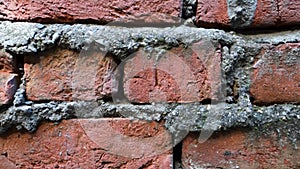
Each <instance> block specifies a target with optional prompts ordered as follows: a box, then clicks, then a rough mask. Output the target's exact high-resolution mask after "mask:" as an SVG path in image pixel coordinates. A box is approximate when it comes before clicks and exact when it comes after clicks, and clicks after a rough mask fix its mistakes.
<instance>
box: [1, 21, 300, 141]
mask: <svg viewBox="0 0 300 169" xmlns="http://www.w3.org/2000/svg"><path fill="white" fill-rule="evenodd" d="M23 24H24V25H27V26H25V28H28V29H30V30H26V29H25V30H23V29H24V28H23V27H22V28H18V26H20V25H23ZM2 26H6V27H9V29H8V30H11V32H13V33H12V34H11V35H10V36H12V37H10V36H8V35H7V32H6V30H5V29H0V35H4V36H3V39H2V40H1V39H0V44H1V45H2V46H3V48H4V49H5V50H8V51H10V52H12V53H15V54H28V53H34V52H38V51H43V50H46V49H47V48H50V47H55V46H59V47H65V48H70V49H76V50H78V51H80V50H81V49H82V47H84V44H86V43H91V42H93V43H97V44H98V45H99V46H100V47H101V48H102V49H103V50H104V51H107V52H109V53H112V54H114V56H115V57H116V58H117V59H118V60H120V61H122V60H124V59H126V58H127V56H128V55H129V54H130V53H132V52H134V51H136V50H138V49H139V48H141V47H143V48H144V49H145V50H149V51H151V50H168V49H170V48H173V47H178V46H180V45H183V46H186V47H188V46H189V45H191V44H192V43H195V42H197V41H200V40H203V39H204V40H205V39H207V40H209V41H211V42H219V43H220V44H221V49H222V54H223V58H222V63H221V64H222V65H221V66H222V69H223V71H224V74H225V76H226V82H227V85H226V89H227V97H232V96H233V94H232V93H233V91H232V90H233V84H234V83H237V84H238V88H237V92H238V96H239V97H238V98H237V99H236V100H234V102H231V101H228V100H232V99H235V98H229V99H228V100H227V102H229V103H232V104H228V103H218V104H216V103H215V104H211V105H202V104H200V103H193V104H177V103H173V104H153V105H131V104H114V103H110V102H104V101H99V102H48V103H33V102H30V101H27V100H26V99H25V83H24V79H23V80H22V81H23V83H22V84H21V86H20V88H19V89H18V91H17V93H16V95H15V100H14V106H12V107H10V108H9V109H8V110H6V111H5V112H4V113H2V114H0V116H1V118H0V119H1V120H0V126H1V127H0V128H1V132H2V133H3V132H5V131H6V130H7V129H8V128H10V127H17V128H18V129H21V128H25V129H26V130H28V131H31V132H33V131H35V130H36V128H37V126H38V124H39V122H41V121H43V120H49V121H60V120H63V119H68V118H89V117H118V116H122V117H129V118H132V119H141V120H149V121H152V120H156V121H160V120H162V119H164V120H165V126H166V127H167V129H169V131H170V132H172V133H173V134H174V135H176V133H179V134H180V132H182V131H200V130H203V127H205V129H211V130H222V129H228V128H232V127H250V128H259V129H260V128H264V127H266V128H268V127H267V126H270V124H271V125H273V124H279V123H278V121H279V120H280V119H283V121H284V122H287V124H297V123H299V119H300V115H299V113H300V106H299V105H293V104H284V105H272V106H267V107H258V106H254V105H252V103H251V102H250V96H249V87H250V72H251V65H252V64H253V62H254V57H255V56H256V55H257V54H258V53H259V52H260V50H261V47H262V44H261V43H263V44H265V43H267V42H268V43H269V44H280V43H282V42H298V41H299V37H300V36H298V37H294V35H298V34H299V31H291V32H288V33H287V32H283V33H282V34H280V33H279V34H278V33H277V34H272V35H268V34H265V35H254V36H249V35H237V34H235V33H234V32H230V33H226V32H224V31H221V30H216V29H202V28H191V27H186V26H181V27H177V28H159V29H157V28H121V27H114V28H112V27H109V26H97V25H80V24H76V25H58V24H57V25H56V24H53V25H41V24H34V23H18V24H16V23H11V22H7V21H6V22H1V23H0V28H1V27H2ZM22 31H23V33H22ZM20 32H21V33H20ZM24 32H25V33H24ZM18 36H20V37H18ZM257 37H260V38H257ZM276 37H277V38H276ZM16 38H17V39H19V40H16ZM25 42H26V43H25ZM27 45H30V46H31V47H27ZM286 109H287V110H289V111H286ZM187 110H190V111H188V112H187ZM215 110H219V111H218V112H217V113H216V112H214V111H215ZM141 112H143V113H141ZM208 117H210V119H211V118H212V117H214V119H213V120H211V121H208V120H207V118H208ZM282 125H283V124H281V123H280V125H279V126H278V128H279V127H280V126H282ZM286 126H289V128H288V129H287V128H285V129H284V131H285V130H287V132H285V133H286V134H287V135H288V136H289V138H291V139H290V140H292V141H293V142H295V140H299V133H297V131H300V130H299V125H291V126H290V125H286ZM268 129H269V128H268ZM262 131H266V132H267V131H268V130H262ZM270 131H271V130H270ZM280 132H282V131H280Z"/></svg>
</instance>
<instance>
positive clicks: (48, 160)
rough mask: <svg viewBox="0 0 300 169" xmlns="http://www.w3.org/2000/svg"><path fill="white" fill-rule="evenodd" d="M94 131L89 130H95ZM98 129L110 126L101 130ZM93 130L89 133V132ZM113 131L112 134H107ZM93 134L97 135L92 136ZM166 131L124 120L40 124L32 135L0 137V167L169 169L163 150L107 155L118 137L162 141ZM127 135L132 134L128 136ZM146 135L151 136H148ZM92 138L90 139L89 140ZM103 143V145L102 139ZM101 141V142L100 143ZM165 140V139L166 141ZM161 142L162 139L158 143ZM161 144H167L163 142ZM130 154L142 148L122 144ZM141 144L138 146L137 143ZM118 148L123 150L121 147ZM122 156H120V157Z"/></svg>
mask: <svg viewBox="0 0 300 169" xmlns="http://www.w3.org/2000/svg"><path fill="white" fill-rule="evenodd" d="M95 126H97V127H98V128H90V127H95ZM101 126H105V127H107V126H110V129H109V128H103V127H101ZM91 130H93V131H91ZM112 130H115V134H118V135H113V134H112V133H110V132H108V131H112ZM94 131H97V132H98V133H97V135H92V133H93V132H94ZM165 132H166V130H165V129H164V128H163V127H162V126H161V125H160V124H159V123H155V122H152V123H147V122H135V123H132V122H130V121H129V120H127V119H98V120H95V119H94V120H93V119H91V120H88V119H75V120H65V121H62V122H61V123H60V124H59V125H57V124H53V123H43V124H42V125H41V126H40V127H39V129H38V130H37V131H36V132H35V133H33V134H29V133H20V132H14V133H11V134H9V135H7V136H5V137H0V150H1V155H0V166H5V167H10V168H14V167H13V166H15V167H17V168H86V169H90V168H141V167H144V168H145V167H147V168H153V169H167V168H171V166H172V152H171V150H169V149H168V150H166V151H164V152H157V153H156V152H155V151H158V150H159V149H156V148H159V146H160V145H157V146H158V147H156V148H155V146H154V147H149V146H148V147H145V148H146V149H145V150H144V152H143V153H146V152H151V153H153V154H152V156H147V154H144V156H143V154H141V153H140V154H139V156H138V157H137V156H135V157H134V158H131V157H128V156H120V155H118V154H116V153H118V152H120V153H121V154H122V153H124V152H122V149H118V151H113V152H111V151H110V150H112V149H113V147H114V146H116V147H118V148H121V147H120V145H122V144H120V143H122V142H113V141H114V140H115V141H116V140H118V139H120V137H121V138H122V137H124V139H125V138H131V141H136V140H139V139H140V140H143V138H144V139H147V138H148V139H149V140H151V137H157V136H158V137H161V136H164V137H166V136H167V135H166V134H162V133H165ZM130 133H133V135H132V134H130ZM149 133H151V134H150V135H149ZM93 136H94V137H93ZM104 137H106V138H105V140H106V141H109V142H105V141H103V138H104ZM101 138H102V139H101ZM166 138H167V137H166ZM162 140H163V139H162ZM165 141H166V142H165V144H162V145H168V144H169V143H171V140H168V139H165ZM126 143H127V144H128V145H126V146H128V147H124V149H128V150H130V152H131V153H139V151H142V150H140V149H136V147H140V146H142V145H135V146H133V145H134V144H135V142H130V139H129V141H127V142H126ZM140 144H141V142H140ZM122 146H125V144H124V145H122ZM171 148H172V146H171ZM123 155H124V154H123Z"/></svg>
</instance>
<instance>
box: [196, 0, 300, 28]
mask: <svg viewBox="0 0 300 169" xmlns="http://www.w3.org/2000/svg"><path fill="white" fill-rule="evenodd" d="M228 10H229V9H228V6H227V0H217V1H209V0H199V1H198V7H197V14H196V20H197V25H198V26H210V27H216V26H219V25H221V26H224V27H230V25H231V24H230V19H229V17H228ZM299 10H300V3H299V1H298V0H290V1H285V0H258V1H257V5H256V10H255V12H254V13H253V15H254V18H253V21H252V24H250V25H249V26H246V28H247V27H248V28H250V27H270V26H287V25H299V23H300V19H299V18H300V14H299V12H298V11H299Z"/></svg>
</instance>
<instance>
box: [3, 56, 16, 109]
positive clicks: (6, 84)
mask: <svg viewBox="0 0 300 169" xmlns="http://www.w3.org/2000/svg"><path fill="white" fill-rule="evenodd" d="M16 72H17V69H16V61H15V60H14V58H13V56H12V55H10V54H9V53H7V52H5V51H0V106H1V105H4V104H9V103H11V102H12V100H13V97H14V94H15V92H16V90H17V88H18V83H19V77H18V75H17V74H16Z"/></svg>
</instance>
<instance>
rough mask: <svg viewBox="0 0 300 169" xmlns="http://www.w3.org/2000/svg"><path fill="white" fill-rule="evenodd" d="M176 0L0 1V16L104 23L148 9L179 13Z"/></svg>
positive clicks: (10, 18) (178, 3)
mask: <svg viewBox="0 0 300 169" xmlns="http://www.w3.org/2000/svg"><path fill="white" fill-rule="evenodd" d="M179 6H180V1H177V0H164V1H160V0H154V1H145V0H143V1H140V0H122V1H116V0H113V1H104V0H101V1H93V0H88V1H85V0H78V1H73V0H62V1H61V0H55V1H52V0H46V1H39V0H33V1H26V0H20V1H12V0H6V1H5V2H4V3H1V4H0V10H1V14H0V18H1V19H9V20H19V21H20V20H21V21H37V22H80V21H81V22H100V23H108V22H111V21H114V20H115V19H118V18H122V17H128V16H130V15H141V14H147V13H150V12H156V13H162V14H166V15H172V16H179V8H180V7H179Z"/></svg>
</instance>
